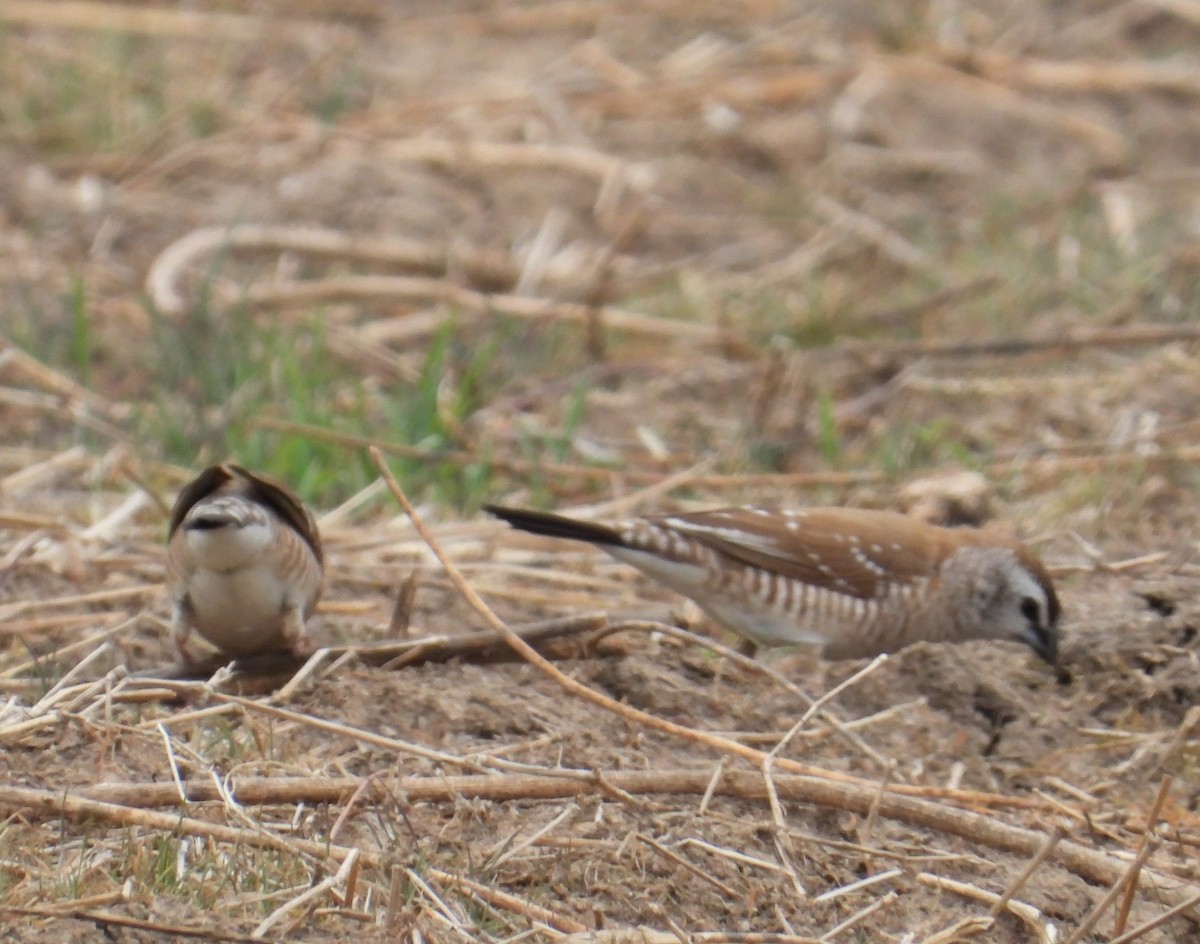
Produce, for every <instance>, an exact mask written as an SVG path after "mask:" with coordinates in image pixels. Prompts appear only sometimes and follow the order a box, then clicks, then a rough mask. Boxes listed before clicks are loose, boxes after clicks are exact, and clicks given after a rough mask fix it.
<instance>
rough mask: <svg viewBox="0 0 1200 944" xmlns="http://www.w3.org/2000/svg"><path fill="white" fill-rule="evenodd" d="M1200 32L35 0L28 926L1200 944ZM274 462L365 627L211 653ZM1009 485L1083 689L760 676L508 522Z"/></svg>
mask: <svg viewBox="0 0 1200 944" xmlns="http://www.w3.org/2000/svg"><path fill="white" fill-rule="evenodd" d="M1197 40H1200V16H1197V15H1196V11H1195V10H1193V8H1192V5H1191V4H1188V3H1181V2H1173V3H1170V4H1167V3H1136V4H1135V3H1130V4H1119V5H1114V6H1111V7H1109V8H1105V9H1103V10H1101V9H1099V8H1097V7H1095V6H1094V5H1090V4H1084V3H1075V4H1068V5H1066V6H1064V5H1062V4H1038V3H1035V2H1032V0H1018V2H1014V3H1010V4H1006V5H995V4H989V5H983V4H980V5H969V4H908V3H904V2H899V0H897V2H890V3H887V4H873V3H872V4H867V3H862V4H839V5H835V6H833V7H828V8H826V7H823V6H820V5H812V4H802V3H796V4H788V3H771V4H767V3H753V4H741V5H737V7H736V9H735V8H733V7H730V6H728V5H725V4H691V5H687V4H679V3H675V4H669V3H653V4H626V3H621V2H612V0H609V2H574V3H568V2H546V3H541V4H534V5H515V4H497V5H494V6H492V7H487V8H482V9H481V8H478V7H477V6H470V5H467V4H460V5H455V6H445V7H443V8H440V9H439V12H438V13H437V14H436V15H430V14H428V13H426V12H425V11H424V8H423V7H421V6H420V5H412V6H411V8H410V7H409V5H406V4H399V3H396V4H384V3H382V2H379V0H358V2H356V3H354V4H352V5H349V6H344V7H343V8H341V9H340V12H339V13H338V14H337V15H336V16H335V15H330V14H329V13H328V12H327V11H325V9H324V8H323V7H321V6H320V5H314V4H310V3H307V2H302V0H278V2H272V3H270V4H262V5H257V6H254V7H253V8H238V7H236V6H234V7H230V6H221V7H219V8H217V7H216V6H211V5H210V6H208V7H206V5H204V4H199V5H195V4H193V5H190V6H189V7H188V9H187V10H182V9H176V8H173V7H170V6H167V5H157V6H154V5H145V4H139V5H136V6H134V5H123V4H113V3H105V4H95V3H64V2H58V3H47V2H37V0H21V2H17V0H9V2H7V3H6V4H4V5H3V7H0V149H2V153H3V156H4V163H5V168H6V170H5V173H4V174H3V175H0V177H2V178H3V179H0V297H3V299H4V302H3V303H2V307H0V334H2V336H0V428H3V429H4V430H5V431H6V434H7V435H6V436H5V437H4V441H3V442H2V443H0V640H3V641H4V642H5V644H6V646H5V649H4V650H3V652H0V921H2V922H4V924H3V926H4V927H5V929H6V930H5V934H6V935H7V937H6V940H7V939H12V940H14V941H20V942H41V941H63V940H68V941H77V942H91V941H101V940H104V939H111V938H116V939H120V940H131V941H134V940H137V941H141V940H145V941H151V940H165V939H188V938H196V939H201V940H213V941H240V940H249V939H262V940H279V941H282V940H288V941H300V940H303V941H324V940H341V939H344V938H346V937H348V936H351V935H354V936H357V937H360V938H363V939H366V940H376V939H377V940H393V939H396V938H401V939H404V940H409V941H412V942H414V944H416V942H419V941H422V940H436V941H442V940H445V941H458V940H487V941H494V942H500V941H509V940H516V939H518V938H521V939H524V938H530V939H533V940H554V939H562V938H564V937H565V938H566V939H568V940H572V941H584V940H589V941H595V942H598V944H602V942H611V944H616V942H617V941H627V940H632V941H642V942H647V944H666V942H671V941H678V940H695V941H697V942H707V944H717V942H722V941H742V942H746V944H750V942H752V941H753V942H780V944H783V942H785V941H796V942H799V941H808V940H823V941H835V942H840V941H854V940H859V941H895V942H900V941H906V942H913V944H916V942H928V944H932V942H935V941H943V942H949V941H957V940H972V939H973V940H981V941H982V940H987V941H999V942H1005V941H1013V942H1017V941H1021V942H1024V941H1034V940H1036V941H1058V942H1061V941H1073V942H1097V941H1107V942H1110V944H1111V942H1118V941H1119V942H1126V941H1145V942H1155V941H1164V942H1167V941H1170V942H1175V941H1183V940H1187V939H1190V936H1192V935H1194V934H1195V933H1196V924H1197V922H1198V921H1200V916H1198V915H1197V913H1196V894H1197V891H1198V890H1200V888H1198V886H1197V884H1196V868H1195V865H1196V861H1197V857H1198V856H1200V820H1198V819H1197V816H1198V813H1197V806H1198V804H1200V794H1198V793H1197V787H1196V784H1197V783H1198V782H1200V778H1198V777H1197V769H1198V766H1200V746H1198V745H1200V740H1198V739H1200V710H1198V709H1197V708H1196V707H1195V705H1196V704H1197V702H1198V701H1200V681H1198V679H1200V670H1198V668H1197V665H1196V658H1197V656H1196V653H1197V644H1198V643H1197V640H1198V638H1200V631H1198V629H1197V627H1198V626H1200V607H1198V606H1197V605H1196V604H1195V602H1194V599H1195V590H1196V586H1197V575H1198V573H1200V572H1198V571H1197V570H1196V566H1195V564H1194V563H1193V562H1192V557H1193V554H1194V550H1193V539H1192V536H1193V535H1194V533H1195V532H1196V526H1197V514H1196V512H1195V507H1196V505H1195V502H1194V495H1195V491H1196V486H1197V484H1198V481H1197V479H1198V476H1197V474H1196V472H1195V465H1196V461H1197V459H1198V458H1200V452H1198V451H1197V448H1196V446H1195V438H1196V430H1197V425H1196V421H1195V416H1196V413H1197V409H1198V407H1200V345H1198V344H1197V340H1198V336H1200V329H1198V328H1197V322H1196V319H1195V311H1196V306H1197V303H1198V298H1200V296H1198V294H1197V288H1196V286H1197V271H1198V269H1200V265H1198V263H1200V248H1198V246H1197V239H1196V226H1195V219H1196V214H1197V212H1198V211H1200V204H1197V202H1196V198H1195V196H1194V193H1193V191H1194V190H1195V186H1194V185H1195V180H1196V175H1197V168H1196V166H1195V161H1194V155H1195V154H1196V153H1200V151H1198V150H1197V145H1198V144H1200V120H1198V119H1197V117H1196V99H1197V96H1198V95H1200V83H1198V82H1197V80H1196V75H1197V74H1200V73H1198V72H1197V69H1196V62H1195V58H1194V49H1195V48H1196V43H1197ZM371 445H375V446H377V447H378V448H379V450H380V451H381V453H382V454H383V455H384V456H386V457H387V458H388V461H389V462H390V463H391V466H390V468H391V469H392V470H393V471H394V472H395V473H396V474H397V475H398V477H399V481H400V483H401V484H402V486H403V489H404V492H406V493H407V495H408V496H410V497H411V498H412V499H413V500H414V501H415V502H416V504H417V513H418V514H419V517H421V518H427V519H429V521H430V522H431V524H430V526H429V529H428V532H427V533H426V534H425V535H424V536H422V535H421V534H419V533H418V531H417V530H416V529H415V528H414V526H413V524H412V521H411V520H410V519H409V517H407V516H406V515H404V514H402V513H401V512H400V510H399V508H398V507H397V505H396V504H395V502H394V501H393V498H392V496H391V495H389V494H388V490H387V487H386V484H385V482H384V481H383V480H382V479H381V477H380V470H379V468H378V467H377V466H376V463H375V462H374V461H373V460H372V458H371V456H370V454H369V453H368V447H369V446H371ZM227 455H233V456H236V457H237V458H238V459H239V460H241V461H242V462H244V463H245V464H248V465H251V466H254V467H258V468H262V469H264V470H265V471H269V472H272V473H274V474H276V475H280V476H282V477H284V478H286V479H288V480H290V481H292V482H294V483H295V484H296V486H297V487H298V488H299V490H300V491H301V492H302V493H303V494H305V495H306V497H308V498H310V499H311V500H312V501H313V502H314V503H315V504H316V506H317V507H318V509H319V510H321V511H322V512H323V515H322V516H321V521H320V523H321V527H322V532H323V534H324V536H325V538H326V545H327V547H328V557H329V561H330V581H329V587H328V589H327V593H326V596H325V600H324V602H323V604H322V611H321V615H320V616H319V618H318V621H317V631H318V633H319V636H320V639H321V640H322V641H323V642H326V643H328V644H329V649H327V650H324V651H322V652H321V653H319V654H318V656H317V657H315V658H314V660H313V661H312V662H310V664H308V665H306V666H304V667H298V666H295V665H285V666H282V667H280V666H278V665H276V666H274V667H271V668H270V669H269V670H267V669H264V667H261V666H260V667H259V669H258V671H256V672H254V673H242V674H239V675H235V676H233V677H225V676H224V675H222V676H220V677H218V678H216V679H213V680H211V681H210V682H198V681H195V680H186V679H184V680H181V679H180V678H178V673H175V672H173V671H171V670H170V667H169V666H168V664H167V662H168V659H169V652H170V646H169V643H168V641H167V639H166V633H165V624H164V620H163V617H164V613H165V607H164V605H163V600H162V599H161V589H160V582H161V579H162V560H161V539H162V531H163V522H164V511H165V507H166V504H167V503H169V501H170V498H171V496H172V494H173V492H174V490H175V489H176V488H177V487H178V486H179V485H180V484H181V483H182V482H183V481H185V480H186V478H187V477H188V475H189V474H190V473H191V471H193V470H194V469H195V468H196V467H197V466H200V465H202V464H205V463H206V462H208V461H210V460H212V459H219V458H224V457H226V456H227ZM964 467H966V468H971V469H976V470H979V471H981V472H983V473H984V474H985V476H986V478H987V480H988V482H989V486H990V495H989V497H990V500H991V507H992V510H993V512H994V513H996V514H997V515H998V516H999V517H1001V518H1003V519H1005V520H1007V521H1011V522H1013V523H1014V524H1015V525H1016V526H1017V527H1019V528H1020V530H1021V531H1022V532H1024V533H1025V534H1026V535H1027V536H1029V537H1031V538H1033V539H1034V541H1035V542H1036V544H1037V546H1038V547H1039V550H1040V551H1041V552H1042V553H1043V555H1044V556H1045V557H1046V559H1047V560H1048V561H1049V562H1050V564H1051V565H1052V568H1053V569H1054V570H1055V571H1056V573H1057V574H1058V575H1059V576H1060V577H1061V580H1062V587H1063V596H1064V601H1065V604H1066V613H1067V618H1066V622H1065V624H1064V627H1063V632H1064V637H1065V643H1064V656H1063V659H1064V666H1063V667H1064V670H1065V671H1064V673H1063V675H1062V676H1061V677H1060V678H1055V677H1053V676H1052V675H1051V674H1049V673H1047V672H1045V671H1044V670H1043V669H1041V668H1040V667H1038V666H1035V665H1033V664H1032V663H1031V662H1028V661H1027V659H1026V657H1025V656H1024V655H1023V654H1020V653H1016V652H1013V651H1011V650H1008V649H1002V648H999V647H971V648H969V649H964V650H954V651H948V652H947V651H941V650H937V649H920V648H918V649H914V650H911V651H908V652H904V653H901V654H899V655H897V656H895V657H893V658H891V659H889V660H886V661H883V662H879V663H873V664H871V665H868V666H865V667H864V666H861V665H838V664H821V663H819V662H817V661H816V660H815V659H813V658H811V657H810V656H809V655H807V654H804V653H774V654H770V653H768V654H766V655H765V656H764V657H763V661H762V662H759V663H754V662H749V661H748V660H746V659H744V658H742V657H739V656H738V655H737V654H736V653H734V652H732V651H730V650H728V649H727V648H726V647H724V646H723V645H721V644H720V643H719V642H717V641H713V640H707V639H705V638H703V637H698V636H696V635H694V634H691V633H688V632H686V631H683V630H681V629H680V628H679V624H681V623H684V624H686V621H687V620H688V619H689V618H690V617H692V616H694V614H692V613H691V612H690V611H688V610H687V608H686V607H682V606H681V605H680V603H679V601H677V600H675V599H672V598H671V597H670V596H669V594H666V593H665V592H664V591H661V590H659V589H657V588H655V587H652V586H649V585H646V584H645V583H642V582H640V581H638V580H637V579H635V577H634V576H633V575H632V574H631V573H630V572H629V571H627V570H626V569H624V568H621V567H620V566H618V565H616V564H615V563H613V562H611V561H609V560H608V559H607V558H605V559H599V558H598V557H597V555H595V554H593V553H590V552H588V551H586V550H582V549H578V548H576V547H573V546H556V545H553V544H551V543H547V542H545V541H541V540H535V539H529V538H524V537H521V536H518V535H515V534H511V533H508V532H506V531H505V530H504V529H503V527H501V526H499V525H498V524H496V523H493V522H487V521H483V520H480V519H479V518H478V516H477V515H476V514H475V511H476V509H477V507H478V504H479V502H481V501H483V500H485V499H488V498H503V499H504V500H511V501H532V502H538V503H543V504H549V505H554V506H562V507H567V506H587V507H588V508H590V509H591V510H592V511H594V512H595V513H597V514H619V513H624V512H628V511H633V510H647V509H651V508H657V507H678V506H681V505H691V504H711V503H717V502H735V501H761V502H767V503H780V502H812V503H819V502H848V503H852V504H859V505H871V506H892V505H897V504H900V503H901V502H902V501H903V500H904V496H905V495H906V494H908V492H907V491H906V486H908V485H910V484H911V483H912V482H913V481H914V480H917V479H919V478H921V477H923V476H926V475H928V474H930V473H931V472H935V471H942V470H953V469H958V468H964ZM439 554H440V555H443V556H444V560H439V557H438V555H439ZM484 601H486V603H485V602H484ZM493 610H494V611H493ZM597 610H599V611H602V613H603V614H605V616H604V619H606V620H607V626H606V627H605V628H604V629H602V630H599V631H597V625H598V622H597V619H598V618H593V617H590V616H585V617H584V618H582V619H579V620H575V621H571V620H562V619H560V618H563V617H571V616H574V615H576V614H590V613H595V611H597ZM545 618H552V619H558V620H559V621H558V622H554V623H551V624H549V626H545V625H543V626H541V627H540V628H539V629H538V630H537V631H536V632H537V633H541V634H542V635H552V636H558V637H559V638H557V639H553V640H542V641H539V642H538V643H537V648H536V650H529V649H526V648H522V647H523V644H522V643H520V642H519V641H517V640H514V639H513V638H512V637H511V636H510V635H509V632H510V630H509V627H510V626H518V625H523V624H530V623H533V622H535V621H538V620H542V619H545ZM567 630H573V631H574V632H573V634H572V633H569V632H567ZM564 633H565V634H566V635H565V636H564V635H563V634H564ZM470 634H477V639H485V638H486V640H487V642H488V643H489V645H488V646H487V647H469V646H468V645H466V644H465V643H464V642H462V640H463V639H464V638H465V637H466V636H469V635H470ZM531 638H532V637H531ZM475 641H476V639H472V640H471V642H475ZM500 643H505V645H498V644H500Z"/></svg>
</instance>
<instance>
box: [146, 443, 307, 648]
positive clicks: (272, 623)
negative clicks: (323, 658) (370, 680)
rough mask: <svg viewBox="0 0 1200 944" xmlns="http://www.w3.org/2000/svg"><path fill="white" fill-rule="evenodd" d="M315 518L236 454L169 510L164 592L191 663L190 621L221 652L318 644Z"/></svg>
mask: <svg viewBox="0 0 1200 944" xmlns="http://www.w3.org/2000/svg"><path fill="white" fill-rule="evenodd" d="M323 576H324V558H323V556H322V553H321V538H320V535H319V533H318V531H317V524H316V521H315V520H314V519H313V516H312V514H311V513H310V512H309V511H308V509H307V508H306V507H305V506H304V503H303V502H301V501H300V499H299V498H297V497H296V495H295V494H293V493H292V491H291V490H290V489H288V488H287V487H286V486H285V485H283V484H281V483H280V482H277V481H275V480H274V479H270V478H267V477H265V476H262V475H257V474H255V473H253V472H249V471H247V470H246V469H243V468H242V467H241V466H237V465H232V464H223V465H215V466H211V467H210V468H207V469H205V470H204V471H203V472H201V473H200V474H199V475H198V476H197V477H196V478H195V479H193V480H192V481H191V482H189V483H188V484H187V485H186V486H184V488H183V490H182V491H181V492H180V493H179V496H178V498H176V500H175V506H174V508H173V509H172V510H171V523H170V528H169V531H168V537H167V592H168V594H169V595H170V598H171V604H172V611H171V628H172V635H173V636H174V640H175V647H176V649H177V650H178V652H179V655H180V657H181V658H182V659H183V660H184V662H185V663H187V662H190V661H191V657H190V656H189V655H188V652H187V648H186V644H187V640H188V637H189V636H190V635H191V633H192V632H193V631H195V632H197V633H199V634H200V635H201V636H203V637H204V638H205V639H207V640H208V641H209V642H210V643H212V644H213V645H214V646H216V647H217V649H219V650H220V651H221V652H222V653H224V654H225V655H229V656H248V655H254V654H256V653H260V652H268V651H271V650H275V649H290V650H291V651H292V652H293V653H294V654H296V655H300V656H302V655H306V654H308V653H310V652H311V651H312V649H313V644H312V640H311V638H310V636H309V634H308V629H307V620H308V617H309V616H311V615H312V612H313V610H314V608H315V607H316V605H317V599H318V598H319V597H320V595H321V584H322V579H323Z"/></svg>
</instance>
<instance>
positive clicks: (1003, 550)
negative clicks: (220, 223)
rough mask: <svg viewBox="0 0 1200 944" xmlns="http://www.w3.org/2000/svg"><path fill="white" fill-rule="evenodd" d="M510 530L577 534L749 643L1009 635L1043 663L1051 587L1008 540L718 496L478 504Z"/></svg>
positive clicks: (893, 518) (833, 648)
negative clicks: (599, 516)
mask: <svg viewBox="0 0 1200 944" xmlns="http://www.w3.org/2000/svg"><path fill="white" fill-rule="evenodd" d="M484 507H485V510H487V511H488V512H490V513H491V514H493V515H495V516H497V517H498V518H502V519H503V520H505V521H507V522H508V523H509V524H510V525H512V526H513V527H514V528H518V529H520V530H522V531H529V532H532V533H534V534H543V535H549V536H551V537H558V538H571V539H573V540H576V541H586V542H588V543H589V544H595V545H597V546H598V547H601V548H603V549H604V550H605V551H607V552H608V553H609V554H611V555H612V556H613V557H615V558H616V559H617V560H619V561H623V562H625V563H627V564H631V565H633V566H634V567H636V568H637V569H638V570H640V571H641V572H642V573H644V574H647V575H648V576H650V577H653V578H654V579H655V580H658V581H660V582H661V583H663V584H666V586H668V587H670V588H671V589H672V590H674V591H676V592H677V593H681V594H683V595H684V596H686V597H690V598H691V599H692V600H694V601H695V602H696V603H697V604H698V605H699V606H700V608H701V609H702V610H704V612H705V613H707V614H708V615H709V616H710V617H711V618H712V619H713V620H714V621H715V622H717V623H718V624H720V625H721V626H723V627H725V628H726V629H729V630H731V631H733V632H734V633H736V634H738V635H739V636H742V637H744V638H745V639H747V640H749V641H750V642H752V643H755V644H760V645H768V646H770V645H775V646H778V645H793V644H796V643H811V644H817V645H820V646H821V647H822V654H823V655H824V656H825V657H826V658H830V659H854V658H864V657H868V656H875V655H878V654H879V653H883V652H894V651H896V650H897V649H901V648H903V647H904V646H907V645H911V644H912V643H915V642H921V641H926V642H965V641H966V640H969V639H999V640H1007V641H1010V642H1020V643H1024V644H1025V645H1027V646H1030V647H1031V648H1032V649H1033V650H1034V652H1036V653H1037V654H1038V655H1039V656H1041V657H1042V658H1043V659H1045V660H1046V661H1047V662H1049V663H1051V664H1054V662H1055V660H1056V659H1057V654H1058V616H1059V603H1058V597H1057V595H1056V594H1055V592H1054V586H1053V584H1052V583H1051V581H1050V577H1049V575H1048V574H1047V573H1046V570H1045V568H1044V567H1043V566H1042V565H1041V563H1040V562H1039V561H1038V560H1037V558H1036V557H1034V556H1033V554H1032V553H1031V552H1030V551H1029V550H1028V549H1027V548H1026V547H1025V546H1024V545H1022V544H1021V543H1020V542H1018V541H1016V540H1015V539H1013V538H1010V537H1008V536H1006V535H1002V534H997V533H994V532H992V531H984V530H979V529H976V528H942V527H938V526H937V525H932V524H927V523H925V522H923V521H919V520H917V519H915V518H910V517H908V516H907V515H901V514H896V513H894V512H888V511H868V510H862V509H853V508H800V509H794V510H789V511H766V510H763V509H758V508H722V509H716V510H713V511H702V512H697V513H694V514H680V515H651V516H646V517H642V518H633V519H630V520H627V521H619V522H613V523H609V524H605V523H599V522H592V521H580V520H578V519H574V518H567V517H564V516H562V515H554V514H548V513H545V512H540V511H531V510H528V509H523V508H503V507H499V506H495V505H485V506H484Z"/></svg>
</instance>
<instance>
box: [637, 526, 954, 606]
mask: <svg viewBox="0 0 1200 944" xmlns="http://www.w3.org/2000/svg"><path fill="white" fill-rule="evenodd" d="M650 520H651V521H652V522H653V523H654V524H657V525H660V526H662V527H666V528H672V529H674V530H676V531H678V532H680V533H682V534H684V535H686V536H687V537H689V538H692V539H694V540H695V541H697V542H699V543H700V544H702V545H704V546H706V547H709V548H711V549H712V550H714V551H716V552H718V553H720V554H723V555H725V556H726V557H728V558H731V559H732V560H735V561H737V562H739V563H742V564H745V565H748V566H751V567H761V568H763V569H765V570H769V571H773V572H776V573H780V574H783V575H784V576H787V577H791V578H793V579H795V580H800V581H803V582H804V583H807V584H812V585H813V586H817V587H822V588H825V589H827V590H830V591H832V592H834V593H842V594H846V595H849V596H853V597H859V598H861V599H867V600H869V599H875V598H877V597H881V596H883V595H885V594H886V593H887V592H888V590H889V588H893V587H894V586H895V585H896V584H906V583H915V582H916V581H918V580H922V579H931V578H933V577H935V576H936V573H937V569H938V566H939V564H940V561H941V559H942V557H943V556H944V554H945V552H946V547H945V541H946V537H947V536H946V534H945V533H944V532H945V531H946V529H943V528H938V527H935V526H933V525H928V524H925V523H924V522H919V521H916V520H915V519H912V518H909V517H908V516H906V515H899V514H894V513H891V512H881V511H864V510H859V509H841V508H827V509H816V508H813V509H803V508H802V509H796V510H794V511H764V510H761V509H753V508H722V509H716V510H713V511H704V512H699V513H696V514H684V515H665V516H656V517H654V518H651V519H650Z"/></svg>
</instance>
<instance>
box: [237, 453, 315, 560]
mask: <svg viewBox="0 0 1200 944" xmlns="http://www.w3.org/2000/svg"><path fill="white" fill-rule="evenodd" d="M227 468H229V469H231V470H232V471H233V472H234V473H236V474H237V475H238V476H239V477H240V478H241V479H243V480H244V481H245V483H246V495H247V497H248V498H250V499H252V500H253V501H256V502H258V503H259V504H262V505H266V506H267V507H268V508H270V509H271V510H272V511H274V512H275V514H277V515H279V517H280V518H282V519H283V521H284V522H285V523H286V524H287V525H288V526H289V527H290V528H291V529H292V530H293V531H295V532H296V533H297V534H298V535H300V537H302V538H303V539H304V542H305V543H306V544H307V545H308V546H309V547H310V548H312V552H313V554H315V555H316V558H317V562H318V563H320V564H324V563H325V556H324V554H323V553H322V551H321V534H320V532H319V531H318V530H317V522H316V519H315V518H313V516H312V512H310V511H309V510H308V508H306V507H305V505H304V502H302V501H301V500H300V499H299V497H297V495H296V493H295V492H293V491H292V490H291V489H290V488H288V487H287V486H286V485H284V484H283V483H282V482H280V481H279V480H278V479H275V478H271V477H270V476H266V475H259V474H258V473H256V472H251V471H249V470H248V469H243V468H242V467H241V466H240V465H232V464H231V465H229V466H228V467H227Z"/></svg>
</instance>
